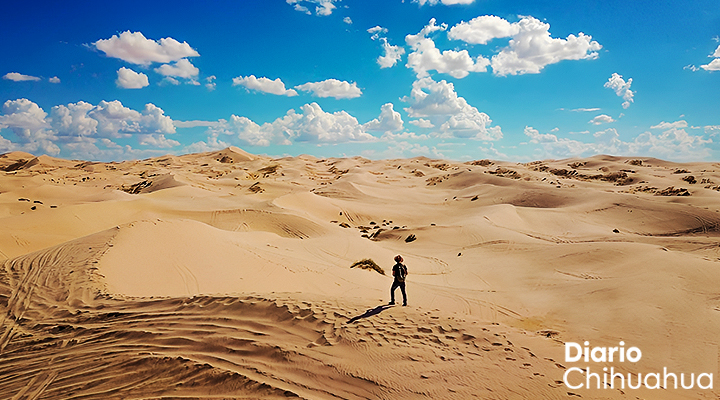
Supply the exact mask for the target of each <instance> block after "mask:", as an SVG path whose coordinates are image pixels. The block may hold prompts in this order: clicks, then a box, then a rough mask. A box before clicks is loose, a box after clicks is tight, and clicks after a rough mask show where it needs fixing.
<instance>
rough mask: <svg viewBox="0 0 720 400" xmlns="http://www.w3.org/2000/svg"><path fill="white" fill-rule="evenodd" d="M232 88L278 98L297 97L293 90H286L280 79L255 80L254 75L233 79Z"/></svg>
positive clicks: (263, 78) (261, 78)
mask: <svg viewBox="0 0 720 400" xmlns="http://www.w3.org/2000/svg"><path fill="white" fill-rule="evenodd" d="M233 86H245V87H246V88H248V89H252V90H257V91H259V92H263V93H270V94H276V95H278V96H289V97H291V96H297V95H298V94H297V92H296V91H295V90H293V89H286V88H285V83H283V81H282V80H281V79H280V78H276V79H275V80H271V79H268V78H265V77H260V78H256V77H255V75H250V76H238V77H237V78H233Z"/></svg>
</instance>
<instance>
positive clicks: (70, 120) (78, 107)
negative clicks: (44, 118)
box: [50, 101, 98, 137]
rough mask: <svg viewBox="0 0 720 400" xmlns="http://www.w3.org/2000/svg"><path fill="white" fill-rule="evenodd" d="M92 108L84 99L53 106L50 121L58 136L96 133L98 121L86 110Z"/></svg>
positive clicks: (91, 134)
mask: <svg viewBox="0 0 720 400" xmlns="http://www.w3.org/2000/svg"><path fill="white" fill-rule="evenodd" d="M94 108H95V106H93V105H92V104H90V103H86V102H84V101H79V102H77V103H70V104H68V105H67V106H65V105H59V106H55V107H53V108H52V109H51V110H50V122H51V123H52V127H53V129H54V130H55V131H56V132H57V133H58V135H60V136H67V137H69V136H93V135H95V133H97V126H98V121H97V120H96V119H93V118H91V117H89V116H88V112H90V111H92V110H93V109H94Z"/></svg>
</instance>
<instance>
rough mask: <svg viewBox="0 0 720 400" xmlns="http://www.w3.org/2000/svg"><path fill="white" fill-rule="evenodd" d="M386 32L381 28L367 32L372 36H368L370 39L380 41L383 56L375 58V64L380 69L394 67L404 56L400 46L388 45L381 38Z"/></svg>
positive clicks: (385, 39) (377, 27)
mask: <svg viewBox="0 0 720 400" xmlns="http://www.w3.org/2000/svg"><path fill="white" fill-rule="evenodd" d="M387 31H388V30H387V29H386V28H383V27H382V26H374V27H372V28H370V29H368V30H367V32H368V33H369V34H371V35H372V36H370V39H372V40H380V43H381V44H382V48H383V55H381V56H379V57H378V58H377V63H378V64H379V65H380V68H391V67H394V66H395V64H397V62H398V61H400V59H401V58H402V55H403V54H405V49H403V48H402V47H400V46H396V45H392V44H390V42H388V39H387V38H386V37H382V36H381V35H384V34H386V33H387Z"/></svg>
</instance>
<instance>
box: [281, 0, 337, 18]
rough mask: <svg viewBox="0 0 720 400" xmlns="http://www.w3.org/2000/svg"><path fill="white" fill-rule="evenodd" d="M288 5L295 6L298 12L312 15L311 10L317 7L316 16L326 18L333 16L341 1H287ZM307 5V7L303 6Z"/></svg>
mask: <svg viewBox="0 0 720 400" xmlns="http://www.w3.org/2000/svg"><path fill="white" fill-rule="evenodd" d="M286 1H287V3H288V4H290V5H293V8H295V10H296V11H300V12H303V13H305V14H307V15H311V14H312V12H310V8H308V7H312V6H313V5H314V6H315V15H320V16H326V15H330V14H332V12H333V10H334V9H335V8H336V6H335V4H333V3H337V2H338V1H340V0H286ZM303 4H305V5H303Z"/></svg>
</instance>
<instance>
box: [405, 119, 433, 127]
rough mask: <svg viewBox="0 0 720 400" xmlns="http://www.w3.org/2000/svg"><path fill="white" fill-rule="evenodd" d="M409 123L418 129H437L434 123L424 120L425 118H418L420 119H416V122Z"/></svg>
mask: <svg viewBox="0 0 720 400" xmlns="http://www.w3.org/2000/svg"><path fill="white" fill-rule="evenodd" d="M408 122H409V123H411V124H413V125H415V126H417V127H418V128H426V129H429V128H434V127H435V125H433V123H432V122H430V120H429V119H424V118H418V119H414V120H411V121H408Z"/></svg>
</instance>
